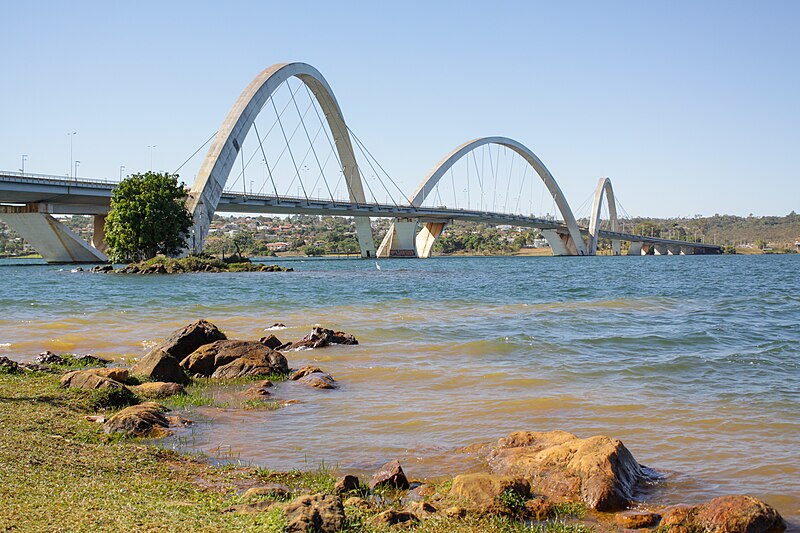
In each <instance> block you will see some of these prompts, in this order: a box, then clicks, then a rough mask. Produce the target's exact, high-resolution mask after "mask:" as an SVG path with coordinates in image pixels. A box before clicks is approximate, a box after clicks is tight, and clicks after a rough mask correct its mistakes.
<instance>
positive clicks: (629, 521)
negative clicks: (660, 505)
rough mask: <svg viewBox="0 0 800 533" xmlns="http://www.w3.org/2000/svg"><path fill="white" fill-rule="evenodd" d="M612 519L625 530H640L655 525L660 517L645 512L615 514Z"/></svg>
mask: <svg viewBox="0 0 800 533" xmlns="http://www.w3.org/2000/svg"><path fill="white" fill-rule="evenodd" d="M614 519H615V520H616V521H617V524H619V525H620V526H622V527H624V528H625V529H642V528H645V527H654V526H655V525H657V524H658V522H659V521H660V520H661V515H660V514H657V513H650V512H647V511H625V512H622V513H619V514H617V515H616V516H615V517H614Z"/></svg>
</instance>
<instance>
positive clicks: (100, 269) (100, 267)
mask: <svg viewBox="0 0 800 533" xmlns="http://www.w3.org/2000/svg"><path fill="white" fill-rule="evenodd" d="M91 271H92V272H102V273H105V272H113V271H114V267H113V266H111V265H97V266H96V267H94V268H92V270H91Z"/></svg>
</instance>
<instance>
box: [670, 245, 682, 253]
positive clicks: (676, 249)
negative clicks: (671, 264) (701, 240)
mask: <svg viewBox="0 0 800 533" xmlns="http://www.w3.org/2000/svg"><path fill="white" fill-rule="evenodd" d="M667 253H668V254H669V255H681V247H680V246H678V245H675V244H670V245H669V246H667Z"/></svg>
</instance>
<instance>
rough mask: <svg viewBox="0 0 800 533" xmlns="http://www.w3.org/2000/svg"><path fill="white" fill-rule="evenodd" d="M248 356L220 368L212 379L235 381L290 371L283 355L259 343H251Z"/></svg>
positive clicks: (212, 375)
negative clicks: (247, 377)
mask: <svg viewBox="0 0 800 533" xmlns="http://www.w3.org/2000/svg"><path fill="white" fill-rule="evenodd" d="M249 344H251V345H252V349H250V350H249V351H248V354H247V355H246V356H243V357H239V358H238V359H235V360H234V361H231V362H230V363H228V364H226V365H223V366H220V367H218V368H217V369H216V370H215V371H214V373H213V374H211V377H212V378H219V379H234V378H240V377H244V376H266V375H269V374H283V373H286V372H288V371H289V364H288V363H287V362H286V358H285V357H284V356H283V354H282V353H280V352H276V351H275V350H271V349H269V348H267V347H266V346H264V345H263V344H260V343H258V342H253V343H249Z"/></svg>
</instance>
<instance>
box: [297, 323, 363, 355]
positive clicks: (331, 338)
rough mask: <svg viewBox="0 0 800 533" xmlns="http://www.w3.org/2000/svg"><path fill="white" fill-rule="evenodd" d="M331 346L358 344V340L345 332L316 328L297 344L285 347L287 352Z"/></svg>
mask: <svg viewBox="0 0 800 533" xmlns="http://www.w3.org/2000/svg"><path fill="white" fill-rule="evenodd" d="M329 344H358V340H356V338H355V337H354V336H353V335H351V334H350V333H345V332H344V331H333V330H332V329H327V328H323V327H322V326H314V327H313V328H311V333H309V334H308V335H306V336H305V337H303V338H302V339H300V340H299V341H297V342H293V343H292V344H289V345H288V346H286V347H284V349H285V350H297V349H299V348H308V349H312V348H322V347H323V346H328V345H329Z"/></svg>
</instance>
